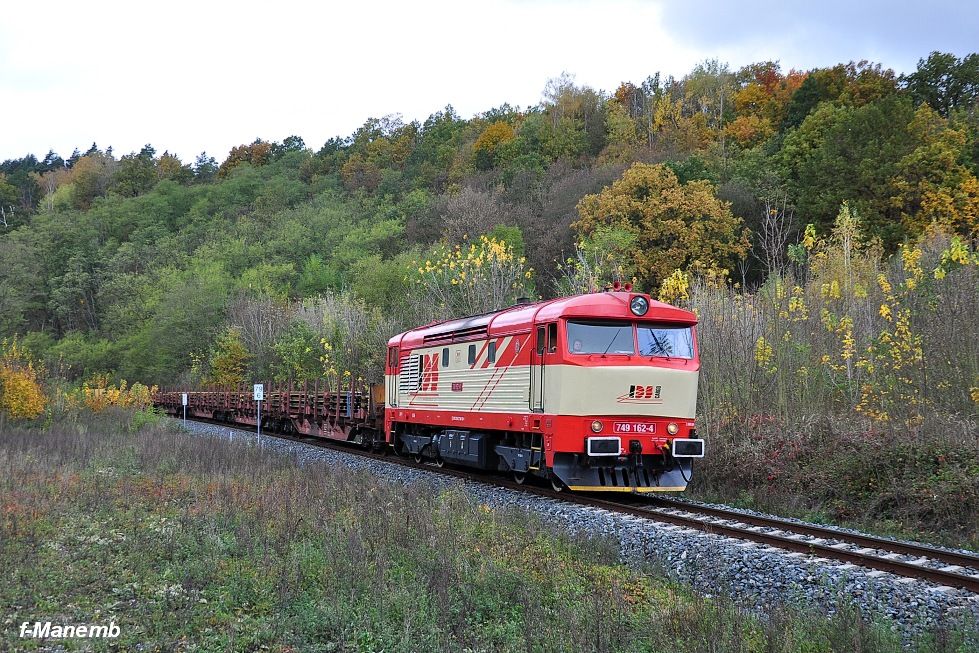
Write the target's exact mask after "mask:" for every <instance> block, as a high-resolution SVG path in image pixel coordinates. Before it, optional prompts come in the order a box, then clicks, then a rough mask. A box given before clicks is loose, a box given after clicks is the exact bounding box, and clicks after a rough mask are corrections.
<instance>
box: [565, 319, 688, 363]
mask: <svg viewBox="0 0 979 653" xmlns="http://www.w3.org/2000/svg"><path fill="white" fill-rule="evenodd" d="M637 343H638V345H639V355H640V356H658V357H664V358H686V359H692V358H693V331H692V330H691V328H690V327H682V326H672V325H669V326H666V325H658V324H653V325H645V324H641V325H636V324H634V323H623V322H579V321H570V320H569V321H568V352H569V353H571V354H635V353H636V344H637Z"/></svg>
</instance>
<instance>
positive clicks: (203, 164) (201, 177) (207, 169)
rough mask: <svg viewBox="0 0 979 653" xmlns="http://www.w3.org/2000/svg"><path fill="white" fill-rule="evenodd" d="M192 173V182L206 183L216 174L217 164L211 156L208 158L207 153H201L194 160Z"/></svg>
mask: <svg viewBox="0 0 979 653" xmlns="http://www.w3.org/2000/svg"><path fill="white" fill-rule="evenodd" d="M193 171H194V181H197V182H199V183H207V182H209V181H211V180H212V179H214V176H215V175H216V174H217V173H218V162H217V160H215V158H214V157H213V156H208V155H207V152H201V153H200V154H198V155H197V158H196V159H195V160H194V166H193Z"/></svg>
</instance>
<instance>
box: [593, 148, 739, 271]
mask: <svg viewBox="0 0 979 653" xmlns="http://www.w3.org/2000/svg"><path fill="white" fill-rule="evenodd" d="M578 215H579V216H580V219H579V220H578V222H576V223H575V224H574V228H575V230H576V231H577V232H578V233H579V234H581V235H583V236H588V235H591V234H592V233H594V232H595V231H596V230H598V229H599V228H600V227H603V226H605V227H615V228H618V229H621V230H623V231H625V232H628V233H631V234H633V235H634V236H635V249H634V250H633V251H632V252H631V254H632V259H633V260H634V261H635V265H636V271H637V274H638V276H639V279H640V280H641V281H642V282H643V283H644V284H645V287H647V288H656V287H658V286H659V284H660V282H661V281H662V280H663V279H665V278H666V277H667V276H669V275H670V273H672V272H673V271H674V270H676V269H677V268H682V269H686V268H695V269H703V270H712V269H720V270H724V269H730V268H732V267H733V266H734V265H735V264H736V263H737V261H738V260H739V259H740V258H742V257H743V256H744V255H745V253H746V252H747V250H748V234H747V230H746V229H743V228H742V224H741V220H740V219H739V218H736V217H735V216H734V215H733V214H732V213H731V209H730V205H729V204H728V203H726V202H722V201H720V200H718V199H717V196H716V195H715V190H714V186H713V185H712V184H711V183H710V182H708V181H703V180H698V181H691V182H689V183H686V184H681V183H680V182H679V181H678V180H677V177H676V175H675V174H674V173H673V171H672V170H670V169H669V168H667V167H666V166H663V165H651V164H645V163H637V164H635V165H633V166H632V167H631V168H629V169H628V170H626V171H625V173H624V174H623V175H622V178H621V179H619V180H618V181H616V182H614V183H613V184H612V185H611V186H610V187H607V188H605V189H604V190H602V192H600V193H598V194H595V195H586V196H585V197H583V198H582V200H581V202H580V203H579V204H578Z"/></svg>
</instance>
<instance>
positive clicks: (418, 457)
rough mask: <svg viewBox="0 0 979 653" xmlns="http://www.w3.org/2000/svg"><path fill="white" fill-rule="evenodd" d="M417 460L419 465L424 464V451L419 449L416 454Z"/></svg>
mask: <svg viewBox="0 0 979 653" xmlns="http://www.w3.org/2000/svg"><path fill="white" fill-rule="evenodd" d="M415 462H416V463H418V464H419V465H421V464H422V452H421V451H419V452H418V453H416V454H415Z"/></svg>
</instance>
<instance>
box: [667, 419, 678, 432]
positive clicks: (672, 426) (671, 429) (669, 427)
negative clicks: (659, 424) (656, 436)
mask: <svg viewBox="0 0 979 653" xmlns="http://www.w3.org/2000/svg"><path fill="white" fill-rule="evenodd" d="M666 432H667V433H669V434H670V435H676V434H677V433H679V432H680V427H679V426H677V423H676V422H670V423H669V424H667V425H666Z"/></svg>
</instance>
